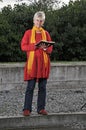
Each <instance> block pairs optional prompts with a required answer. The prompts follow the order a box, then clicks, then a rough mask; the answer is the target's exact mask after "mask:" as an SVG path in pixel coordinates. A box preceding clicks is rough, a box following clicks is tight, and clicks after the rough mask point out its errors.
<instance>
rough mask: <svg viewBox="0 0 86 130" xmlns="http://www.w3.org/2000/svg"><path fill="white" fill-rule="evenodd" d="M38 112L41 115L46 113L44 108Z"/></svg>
mask: <svg viewBox="0 0 86 130" xmlns="http://www.w3.org/2000/svg"><path fill="white" fill-rule="evenodd" d="M38 114H42V115H48V113H47V111H46V110H45V109H42V110H40V111H39V112H38Z"/></svg>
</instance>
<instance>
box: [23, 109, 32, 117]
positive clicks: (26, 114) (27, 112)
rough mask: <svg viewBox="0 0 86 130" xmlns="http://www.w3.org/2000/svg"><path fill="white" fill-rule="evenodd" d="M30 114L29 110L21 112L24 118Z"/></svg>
mask: <svg viewBox="0 0 86 130" xmlns="http://www.w3.org/2000/svg"><path fill="white" fill-rule="evenodd" d="M30 113H31V112H30V111H29V110H24V111H23V115H24V116H29V115H30Z"/></svg>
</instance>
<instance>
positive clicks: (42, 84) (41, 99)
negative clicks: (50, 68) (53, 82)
mask: <svg viewBox="0 0 86 130" xmlns="http://www.w3.org/2000/svg"><path fill="white" fill-rule="evenodd" d="M35 84H36V79H32V80H28V84H27V88H26V92H25V102H24V109H23V110H26V109H27V110H30V111H32V100H33V92H34V88H35ZM46 84H47V79H46V78H40V79H39V81H38V98H37V112H39V111H40V110H41V109H45V104H46Z"/></svg>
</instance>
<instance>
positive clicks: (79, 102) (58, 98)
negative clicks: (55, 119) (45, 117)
mask: <svg viewBox="0 0 86 130" xmlns="http://www.w3.org/2000/svg"><path fill="white" fill-rule="evenodd" d="M25 90H26V87H25V86H17V87H15V88H13V89H11V90H4V91H0V116H16V115H17V116H18V115H22V110H23V104H24V97H25ZM46 110H47V111H48V113H62V112H65V113H72V112H86V88H76V89H73V88H72V89H67V88H66V89H59V88H56V87H54V88H53V87H52V88H48V87H47V98H46ZM36 111H37V85H36V87H35V90H34V96H33V106H32V114H37V112H36Z"/></svg>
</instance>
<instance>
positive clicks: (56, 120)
mask: <svg viewBox="0 0 86 130" xmlns="http://www.w3.org/2000/svg"><path fill="white" fill-rule="evenodd" d="M29 129H30V130H47V129H49V130H57V129H59V130H86V113H80V112H79V113H78V112H77V113H52V114H49V115H47V116H42V115H31V116H28V117H24V116H15V117H0V130H29Z"/></svg>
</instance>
